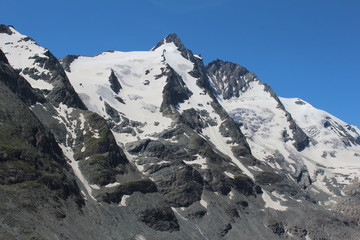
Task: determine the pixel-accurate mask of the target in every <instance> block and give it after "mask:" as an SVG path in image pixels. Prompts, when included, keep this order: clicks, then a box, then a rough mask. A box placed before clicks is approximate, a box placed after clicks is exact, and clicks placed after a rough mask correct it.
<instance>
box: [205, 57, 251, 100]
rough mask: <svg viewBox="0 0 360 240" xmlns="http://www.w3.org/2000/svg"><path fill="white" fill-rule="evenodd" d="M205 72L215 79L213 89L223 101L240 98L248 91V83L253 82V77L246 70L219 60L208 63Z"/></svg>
mask: <svg viewBox="0 0 360 240" xmlns="http://www.w3.org/2000/svg"><path fill="white" fill-rule="evenodd" d="M207 71H208V72H209V73H210V74H212V75H213V76H214V77H215V79H217V81H216V82H214V83H215V87H216V89H217V90H218V91H219V94H221V95H222V96H223V97H224V99H230V98H232V97H240V94H241V92H245V91H246V90H247V89H248V87H249V84H248V82H249V81H254V77H252V76H251V73H250V72H249V71H248V70H247V69H246V68H244V67H242V66H240V65H238V64H235V63H230V62H223V61H221V60H216V61H213V62H211V63H209V65H208V66H207ZM247 79H249V80H247Z"/></svg>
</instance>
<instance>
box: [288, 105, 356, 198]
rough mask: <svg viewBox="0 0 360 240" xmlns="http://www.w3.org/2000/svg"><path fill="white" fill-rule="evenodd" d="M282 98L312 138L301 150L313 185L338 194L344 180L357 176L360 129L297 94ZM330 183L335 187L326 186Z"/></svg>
mask: <svg viewBox="0 0 360 240" xmlns="http://www.w3.org/2000/svg"><path fill="white" fill-rule="evenodd" d="M281 102H282V103H283V104H284V106H285V108H286V109H287V110H288V111H289V112H290V113H291V115H292V116H293V118H294V119H295V121H296V122H297V124H298V125H299V126H300V127H301V128H302V129H303V130H304V132H305V133H306V134H307V135H308V136H309V137H310V139H311V143H310V146H309V147H308V148H306V149H305V150H304V151H303V152H302V153H301V154H302V156H303V157H304V161H305V163H306V166H307V167H308V169H309V173H310V174H311V175H310V176H311V178H312V179H313V181H314V184H313V185H315V186H318V187H320V188H322V187H325V188H328V190H329V191H330V192H332V193H333V194H339V192H338V190H339V189H342V185H343V184H349V183H351V182H352V181H354V180H355V179H356V178H359V177H360V130H359V129H358V128H357V127H356V126H351V125H349V124H347V123H345V122H343V121H342V120H340V119H338V118H336V117H334V116H332V115H331V114H329V113H327V112H325V111H322V110H319V109H316V108H314V107H313V106H312V105H311V104H309V103H307V102H305V101H303V100H301V99H298V98H293V99H287V98H281ZM317 179H319V180H322V181H316V180H317ZM323 185H325V186H323ZM331 185H333V186H336V188H329V187H330V186H331Z"/></svg>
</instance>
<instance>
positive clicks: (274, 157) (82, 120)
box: [0, 25, 360, 240]
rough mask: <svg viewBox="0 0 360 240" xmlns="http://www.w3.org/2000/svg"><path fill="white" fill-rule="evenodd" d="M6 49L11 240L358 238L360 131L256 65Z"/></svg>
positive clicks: (5, 210)
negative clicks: (284, 90)
mask: <svg viewBox="0 0 360 240" xmlns="http://www.w3.org/2000/svg"><path fill="white" fill-rule="evenodd" d="M0 49H1V50H0V129H1V131H0V238H1V239H24V240H28V239H44V240H45V239H46V240H48V239H79V240H82V239H84V240H88V239H103V240H113V239H123V240H155V239H163V240H169V239H174V240H180V239H183V240H189V239H204V240H212V239H215V240H217V239H219V240H221V239H229V240H232V239H234V240H237V239H259V240H261V239H264V240H265V239H266V240H269V239H271V240H272V239H274V240H275V239H294V240H295V239H303V240H310V239H311V240H320V239H322V240H324V239H329V240H330V239H334V240H335V239H346V240H351V239H353V240H355V239H359V238H360V227H359V224H360V218H359V216H360V215H359V214H360V207H359V206H360V181H359V178H358V177H359V172H360V129H359V128H357V127H356V126H352V125H349V124H347V123H345V122H343V121H342V120H340V119H338V118H336V117H335V116H333V115H331V114H329V113H327V112H325V111H322V110H319V109H316V108H314V107H313V106H312V105H311V104H310V103H307V102H305V101H304V100H301V99H299V98H293V99H289V98H282V97H279V96H278V95H277V94H276V93H275V92H274V91H273V90H272V89H271V87H270V86H269V85H267V84H265V83H263V82H262V81H260V79H259V78H258V77H257V76H256V75H255V74H254V73H252V72H250V71H249V70H247V69H246V68H245V67H243V66H240V65H238V64H236V63H231V62H226V61H222V60H215V61H213V62H211V63H209V64H208V65H204V63H203V60H202V58H201V56H200V55H198V54H194V53H193V52H192V51H191V50H189V49H187V48H186V47H185V45H184V44H183V43H182V42H181V40H180V38H179V37H178V36H177V35H176V34H170V35H168V36H167V37H165V38H164V39H163V40H161V41H160V42H159V43H157V44H155V47H154V48H153V49H151V50H150V51H142V52H140V51H139V52H136V51H135V52H120V51H111V52H103V53H100V54H98V55H96V56H93V57H88V56H75V55H69V56H66V57H64V58H62V59H57V58H56V57H55V56H54V55H53V54H52V53H51V52H50V50H48V49H46V48H44V47H42V46H39V45H38V44H37V43H36V42H35V41H34V40H33V39H32V38H30V37H28V36H25V35H22V34H21V33H19V32H17V31H16V30H15V29H14V27H12V26H7V25H0Z"/></svg>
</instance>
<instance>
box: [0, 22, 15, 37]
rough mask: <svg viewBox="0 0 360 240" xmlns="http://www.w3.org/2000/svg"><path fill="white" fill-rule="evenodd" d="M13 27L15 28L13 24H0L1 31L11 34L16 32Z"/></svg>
mask: <svg viewBox="0 0 360 240" xmlns="http://www.w3.org/2000/svg"><path fill="white" fill-rule="evenodd" d="M12 29H14V27H13V26H11V25H5V24H0V33H6V34H8V35H11V34H13V33H14V31H13V30H12Z"/></svg>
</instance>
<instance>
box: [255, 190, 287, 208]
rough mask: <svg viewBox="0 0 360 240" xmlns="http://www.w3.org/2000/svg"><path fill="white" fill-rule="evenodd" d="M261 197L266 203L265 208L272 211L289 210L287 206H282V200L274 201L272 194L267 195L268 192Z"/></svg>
mask: <svg viewBox="0 0 360 240" xmlns="http://www.w3.org/2000/svg"><path fill="white" fill-rule="evenodd" d="M261 196H262V199H263V200H264V202H265V208H272V209H275V210H278V211H286V210H287V207H286V206H283V205H281V202H280V200H277V201H274V200H273V199H272V197H271V196H270V194H269V193H267V192H266V191H264V192H263V193H262V195H261Z"/></svg>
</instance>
